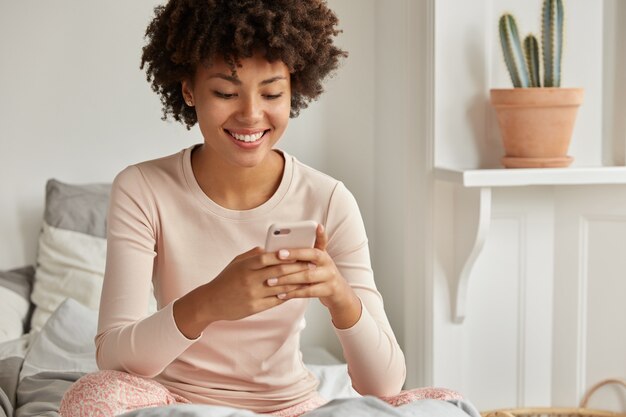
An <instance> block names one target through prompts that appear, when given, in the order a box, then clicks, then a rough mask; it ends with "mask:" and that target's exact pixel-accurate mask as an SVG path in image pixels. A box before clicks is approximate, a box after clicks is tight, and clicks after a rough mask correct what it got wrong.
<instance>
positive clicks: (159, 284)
mask: <svg viewBox="0 0 626 417" xmlns="http://www.w3.org/2000/svg"><path fill="white" fill-rule="evenodd" d="M155 13H156V15H155V17H154V20H153V21H152V22H151V23H150V25H149V26H148V29H147V32H146V35H147V39H148V42H147V45H146V46H145V47H144V50H143V57H142V68H144V67H145V68H146V71H147V75H148V80H149V81H151V83H152V88H153V90H154V91H155V92H157V93H158V94H159V95H160V97H161V102H162V104H163V111H164V118H166V117H172V118H174V119H175V120H177V121H180V122H183V123H184V124H185V125H186V126H187V127H188V128H190V127H191V126H193V125H195V124H196V123H197V124H198V125H199V128H200V131H201V132H202V136H203V137H204V141H203V143H202V144H199V145H196V146H192V147H190V148H188V149H184V150H182V151H181V152H179V153H177V154H174V155H171V156H167V157H164V158H161V159H157V160H153V161H147V162H143V163H140V164H137V165H133V166H130V167H128V168H127V169H125V170H124V171H122V172H121V173H120V174H119V175H118V176H117V177H116V179H115V181H114V184H113V189H112V194H111V202H110V207H109V217H108V252H107V264H106V273H105V280H104V286H103V291H102V299H101V305H100V317H99V326H98V327H99V328H98V335H97V337H96V346H97V362H98V366H99V368H100V369H101V370H102V371H100V372H98V373H95V374H92V375H88V376H86V377H84V378H82V379H81V380H79V381H78V382H77V383H76V384H75V385H74V386H73V387H72V388H71V389H70V391H68V393H66V395H65V397H64V400H63V403H62V406H61V410H60V411H61V414H62V415H64V416H70V415H72V416H73V415H89V414H93V412H94V410H96V409H97V410H98V412H104V415H107V414H108V415H114V414H116V413H119V412H123V411H126V410H131V409H134V408H140V407H147V406H154V405H164V404H172V403H176V402H192V403H202V404H213V405H221V406H231V407H237V408H245V409H249V410H252V411H255V412H259V413H272V414H275V415H284V416H296V415H300V414H302V413H304V412H306V411H308V410H311V409H314V408H316V407H318V406H320V405H321V404H323V403H324V402H325V401H326V400H325V399H323V398H321V397H320V396H319V394H318V393H317V391H316V387H317V385H318V381H317V380H316V378H315V377H314V376H313V375H312V374H311V372H309V371H308V370H307V368H306V367H305V366H304V365H303V363H302V359H301V354H300V350H299V336H300V332H301V330H302V329H303V327H304V321H303V316H304V312H305V309H306V306H307V304H308V301H309V300H310V299H312V298H317V299H319V300H320V301H321V303H322V304H323V305H324V306H325V307H326V308H327V309H328V311H329V313H330V316H331V318H332V325H333V326H334V328H335V331H336V333H337V336H338V338H339V341H340V343H341V345H342V348H343V351H344V356H345V358H346V360H347V362H348V369H349V372H350V376H351V378H352V383H353V386H354V388H355V389H356V390H357V391H358V392H359V393H360V394H362V395H375V396H379V397H389V398H387V399H388V401H390V402H392V403H397V402H399V401H401V399H400V398H404V400H405V401H406V400H407V398H409V399H410V398H415V396H416V395H418V394H416V393H404V394H403V395H402V397H397V394H398V393H399V392H400V390H401V387H402V385H403V383H404V380H405V362H404V356H403V354H402V351H401V350H400V347H399V346H398V343H397V342H396V339H395V336H394V334H393V331H392V329H391V327H390V325H389V322H388V320H387V317H386V315H385V312H384V309H383V303H382V299H381V296H380V294H379V292H378V291H377V290H376V286H375V283H374V279H373V274H372V270H371V266H370V259H369V252H368V246H367V238H366V234H365V229H364V227H363V222H362V219H361V215H360V213H359V209H358V206H357V203H356V201H355V200H354V198H353V196H352V195H351V194H350V192H349V191H348V190H347V189H346V188H345V186H344V185H343V184H342V183H341V182H339V181H337V180H335V179H333V178H331V177H329V176H327V175H324V174H322V173H320V172H318V171H316V170H314V169H312V168H310V167H308V166H306V165H304V164H302V163H301V162H299V161H298V160H296V159H295V158H294V157H293V156H290V155H288V154H287V153H285V152H284V151H280V150H278V149H275V148H274V146H275V145H276V144H277V142H278V141H279V140H280V138H281V136H282V134H283V133H284V131H285V129H286V127H287V124H288V121H289V118H290V117H296V116H297V115H298V113H299V111H300V110H301V109H303V108H305V107H306V106H307V104H308V103H309V102H310V101H311V100H313V99H316V98H317V97H318V96H319V95H320V94H321V92H322V91H323V89H322V82H323V80H324V79H325V78H326V77H327V76H329V75H330V74H331V73H332V71H333V70H335V69H336V68H337V67H338V65H339V61H340V59H341V58H343V57H345V56H347V54H346V53H345V52H344V51H342V50H341V49H339V48H337V47H336V46H334V45H333V38H334V36H336V35H337V34H338V30H337V29H336V25H337V18H336V16H335V15H334V14H333V12H332V11H331V10H329V9H328V8H327V6H326V4H325V2H324V1H322V0H306V1H303V0H221V1H220V0H213V1H211V0H203V1H197V0H195V1H194V0H171V1H169V2H168V3H167V4H166V5H165V6H162V7H157V8H156V9H155ZM300 220H313V221H315V222H316V223H318V227H317V231H316V242H315V246H314V248H296V249H291V250H281V251H277V252H266V251H265V250H264V249H263V248H262V247H261V245H263V243H264V241H265V235H266V231H267V229H268V226H269V225H270V224H272V223H274V222H277V221H300ZM151 284H153V285H154V291H155V295H156V298H157V303H158V306H159V310H158V311H157V312H156V313H154V314H150V315H146V310H147V305H148V297H147V294H148V292H149V290H150V286H151ZM128 393H131V394H132V395H128ZM436 395H439V396H443V397H445V398H448V397H450V398H454V397H455V394H454V393H450V392H447V391H445V392H443V391H442V392H440V393H439V394H436ZM394 396H395V397H394ZM446 396H447V397H446ZM103 410H104V411H103Z"/></svg>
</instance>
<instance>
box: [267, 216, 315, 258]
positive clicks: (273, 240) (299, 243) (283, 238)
mask: <svg viewBox="0 0 626 417" xmlns="http://www.w3.org/2000/svg"><path fill="white" fill-rule="evenodd" d="M316 229H317V223H315V222H314V221H313V220H304V221H300V222H291V223H274V224H272V225H271V226H270V227H269V229H267V237H266V238H265V251H266V252H276V251H278V250H280V249H299V248H312V247H313V246H314V245H315V238H316V235H315V230H316Z"/></svg>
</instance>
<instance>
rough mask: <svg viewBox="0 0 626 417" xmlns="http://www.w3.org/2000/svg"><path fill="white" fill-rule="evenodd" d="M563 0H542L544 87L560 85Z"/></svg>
mask: <svg viewBox="0 0 626 417" xmlns="http://www.w3.org/2000/svg"><path fill="white" fill-rule="evenodd" d="M563 21H564V16H563V1H562V0H544V3H543V19H542V28H541V43H542V47H543V66H544V75H543V77H544V81H543V85H544V86H546V87H560V86H561V56H562V55H563Z"/></svg>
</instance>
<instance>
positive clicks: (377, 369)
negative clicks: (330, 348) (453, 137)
mask: <svg viewBox="0 0 626 417" xmlns="http://www.w3.org/2000/svg"><path fill="white" fill-rule="evenodd" d="M326 230H327V231H328V239H329V240H328V248H327V251H328V253H329V255H330V256H331V257H332V258H333V260H334V262H335V265H337V268H338V270H339V272H340V273H341V275H342V276H343V278H344V279H345V280H346V281H348V283H349V284H350V286H351V287H352V289H353V290H354V292H355V293H356V295H357V296H358V297H359V298H360V299H361V305H362V313H361V317H360V318H359V320H358V321H357V323H356V324H355V325H354V326H352V327H350V328H349V329H337V328H335V333H336V334H337V336H338V338H339V341H340V343H341V346H342V349H343V353H344V357H345V358H346V361H347V362H348V372H349V374H350V377H351V379H352V386H353V387H354V389H355V390H356V391H357V392H359V393H360V394H361V395H375V396H389V395H395V394H397V393H398V392H400V390H401V389H402V385H403V384H404V381H405V378H406V364H405V360H404V354H403V353H402V350H401V349H400V346H399V345H398V342H397V341H396V337H395V335H394V333H393V330H392V329H391V325H390V324H389V320H388V319H387V315H386V314H385V310H384V306H383V300H382V297H381V295H380V293H379V292H378V290H377V289H376V284H375V282H374V274H373V272H372V268H371V263H370V255H369V248H368V242H367V235H366V233H365V227H364V225H363V219H362V218H361V213H360V211H359V207H358V205H357V202H356V200H355V199H354V197H353V196H352V194H351V193H350V192H349V191H348V190H347V189H346V187H345V186H344V185H343V184H342V183H339V184H338V185H337V186H336V188H335V190H334V192H333V195H332V197H331V200H330V204H329V208H328V215H327V219H326Z"/></svg>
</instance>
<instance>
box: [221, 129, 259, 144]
mask: <svg viewBox="0 0 626 417" xmlns="http://www.w3.org/2000/svg"><path fill="white" fill-rule="evenodd" d="M226 132H227V133H228V134H229V135H230V136H232V137H233V138H235V139H237V140H238V141H240V142H246V143H252V142H256V141H258V140H259V139H261V138H262V137H263V135H265V133H266V132H269V130H262V131H260V132H256V133H252V134H246V135H242V134H239V133H235V132H231V131H229V130H226Z"/></svg>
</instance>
